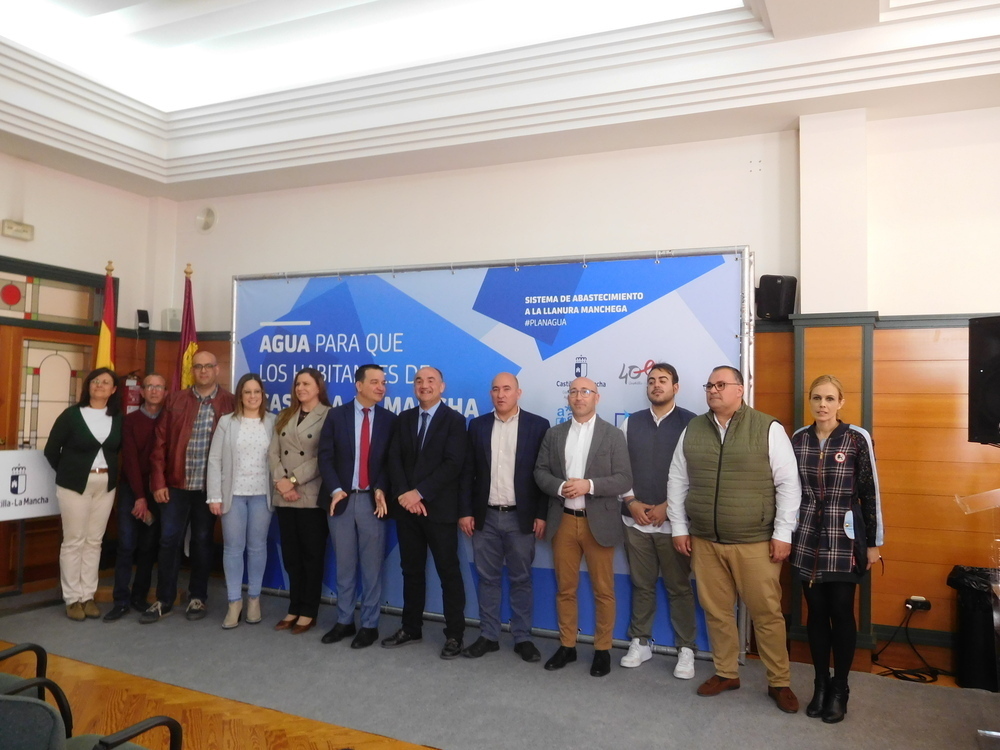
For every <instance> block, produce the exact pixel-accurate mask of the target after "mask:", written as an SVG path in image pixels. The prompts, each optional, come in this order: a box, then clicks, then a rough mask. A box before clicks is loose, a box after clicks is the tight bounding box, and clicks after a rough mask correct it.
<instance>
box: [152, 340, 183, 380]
mask: <svg viewBox="0 0 1000 750" xmlns="http://www.w3.org/2000/svg"><path fill="white" fill-rule="evenodd" d="M178 349H180V342H179V341H164V340H163V339H158V340H157V341H156V356H155V358H154V360H153V361H154V362H155V366H154V368H153V369H154V370H155V371H156V372H158V373H160V374H161V375H162V376H163V377H165V378H166V379H167V387H170V385H171V382H172V381H173V379H174V368H175V367H177V350H178Z"/></svg>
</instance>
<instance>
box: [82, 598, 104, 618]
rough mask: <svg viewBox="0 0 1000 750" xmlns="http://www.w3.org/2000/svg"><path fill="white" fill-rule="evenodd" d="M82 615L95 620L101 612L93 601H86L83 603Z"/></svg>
mask: <svg viewBox="0 0 1000 750" xmlns="http://www.w3.org/2000/svg"><path fill="white" fill-rule="evenodd" d="M83 614H84V616H85V617H88V618H90V619H92V620H96V619H97V618H98V617H100V616H101V610H99V609H98V608H97V604H95V603H94V600H93V599H88V600H87V601H85V602H84V603H83Z"/></svg>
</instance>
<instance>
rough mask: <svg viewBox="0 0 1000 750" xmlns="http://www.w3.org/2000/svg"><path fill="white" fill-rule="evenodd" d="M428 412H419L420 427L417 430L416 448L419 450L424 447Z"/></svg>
mask: <svg viewBox="0 0 1000 750" xmlns="http://www.w3.org/2000/svg"><path fill="white" fill-rule="evenodd" d="M428 417H430V414H428V413H427V412H425V411H422V412H420V429H419V430H417V450H418V451H421V450H423V449H424V436H425V435H426V434H427V422H428Z"/></svg>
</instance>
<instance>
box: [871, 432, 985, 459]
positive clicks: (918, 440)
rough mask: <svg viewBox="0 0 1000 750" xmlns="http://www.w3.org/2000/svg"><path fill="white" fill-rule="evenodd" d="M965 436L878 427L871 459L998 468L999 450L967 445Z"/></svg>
mask: <svg viewBox="0 0 1000 750" xmlns="http://www.w3.org/2000/svg"><path fill="white" fill-rule="evenodd" d="M967 436H968V432H967V431H966V430H963V429H960V428H955V427H923V426H920V427H890V426H881V427H879V429H878V442H877V443H876V444H875V456H876V458H878V459H880V460H881V459H886V460H895V461H946V462H947V461H950V462H952V463H970V464H994V465H995V464H1000V449H998V448H996V447H994V446H992V445H980V444H979V443H970V442H968V441H967Z"/></svg>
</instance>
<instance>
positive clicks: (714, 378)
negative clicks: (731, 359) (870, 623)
mask: <svg viewBox="0 0 1000 750" xmlns="http://www.w3.org/2000/svg"><path fill="white" fill-rule="evenodd" d="M704 388H705V392H706V395H707V401H708V409H709V411H708V412H707V413H706V414H702V415H700V416H698V417H695V418H694V419H692V420H691V422H690V423H689V424H688V426H687V427H686V428H685V430H684V432H683V434H681V436H680V439H679V441H678V442H679V446H680V447H681V448H682V449H681V450H675V451H674V457H673V460H672V462H671V464H670V477H669V480H668V482H667V516H668V518H669V519H670V524H671V527H672V533H673V537H674V548H675V549H676V550H677V551H678V552H680V553H681V554H683V555H690V557H691V568H692V570H693V571H694V574H695V579H696V580H697V582H698V600H699V601H700V602H701V606H702V609H704V610H705V620H706V623H707V625H708V637H709V640H710V641H711V644H712V659H713V661H714V662H715V674H714V675H712V677H710V678H709V679H708V680H706V681H705V682H704V683H703V684H702V685H701V686H700V687H699V688H698V695H701V696H705V697H711V696H715V695H718V694H719V693H722V692H724V691H726V690H736V689H738V688H739V687H740V677H739V633H738V630H737V626H736V614H735V609H736V597H737V595H739V597H740V598H741V599H742V600H743V601H744V602H745V603H746V606H747V610H748V611H749V612H750V617H751V618H752V619H753V625H754V633H755V634H756V636H757V647H758V650H759V652H760V658H761V661H763V662H764V666H765V668H766V669H767V682H768V688H767V694H768V696H769V697H770V698H771V699H772V700H773V701H774V702H775V703H776V704H777V705H778V708H780V709H781V710H782V711H784V712H786V713H795V712H796V711H798V710H799V701H798V699H797V698H796V697H795V694H794V693H793V692H792V690H791V688H790V687H789V684H790V681H791V673H790V670H789V666H788V651H787V649H786V648H785V619H784V616H783V615H782V612H781V584H780V582H779V579H778V577H779V574H780V572H781V563H782V562H783V561H784V560H786V559H787V558H788V553H789V552H790V551H791V547H792V531H794V530H795V523H796V517H797V515H798V510H799V502H800V500H801V496H802V491H801V488H800V485H799V474H798V466H797V464H796V461H795V453H794V452H793V450H792V444H791V441H790V440H789V439H788V435H786V434H785V431H784V429H783V428H782V426H781V424H780V423H779V422H778V421H777V420H776V419H775V418H774V417H771V416H768V415H767V414H763V413H762V412H759V411H756V410H754V409H751V408H750V407H749V406H747V405H746V404H745V403H743V375H742V373H740V371H739V370H737V369H736V368H734V367H729V366H722V367H716V368H715V369H714V370H712V374H711V376H710V377H709V379H708V383H706V384H705V386H704Z"/></svg>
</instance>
